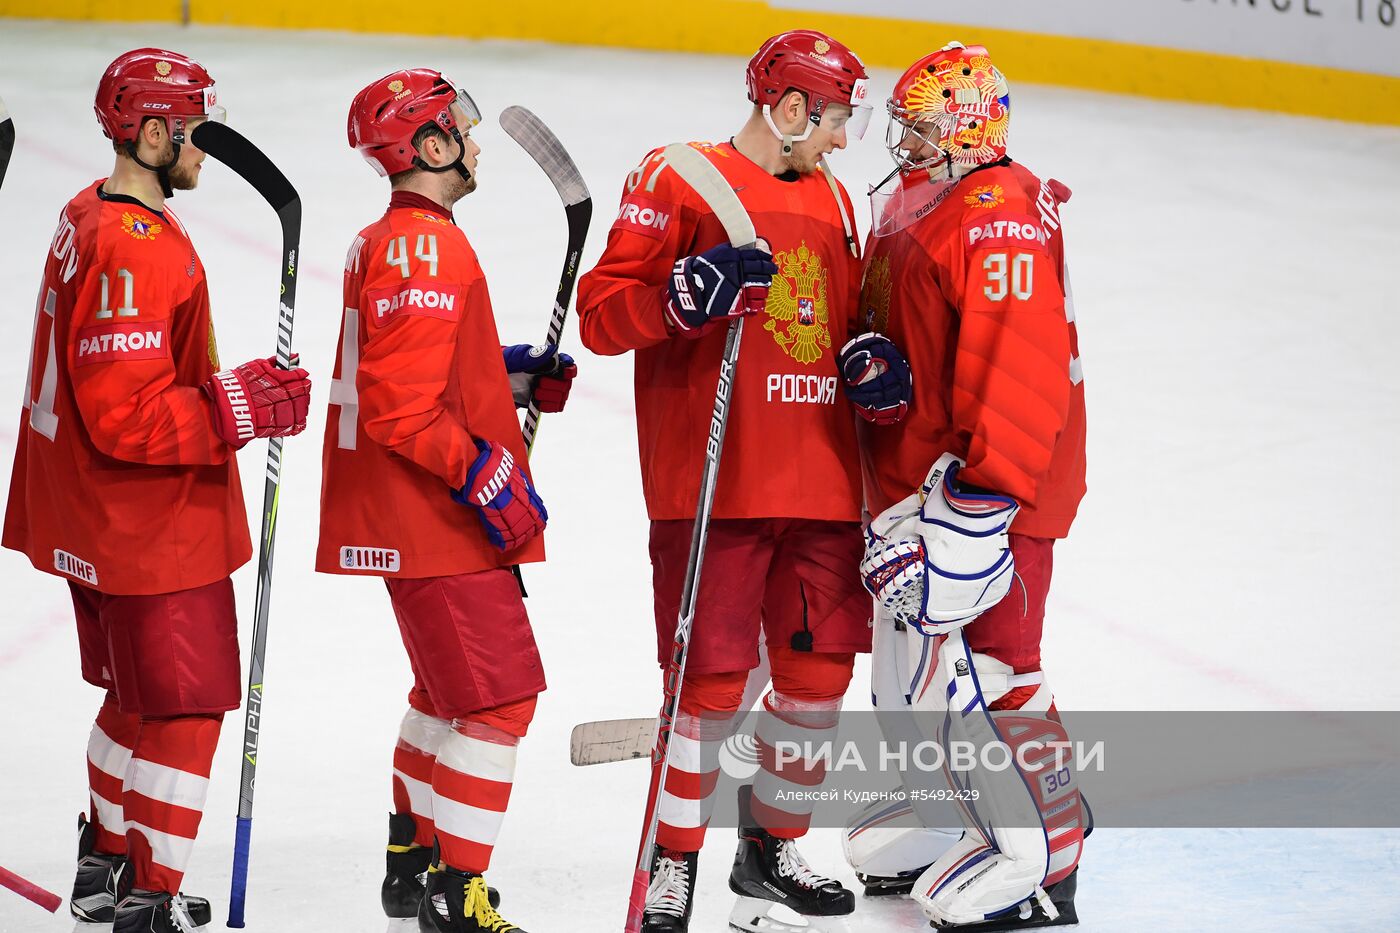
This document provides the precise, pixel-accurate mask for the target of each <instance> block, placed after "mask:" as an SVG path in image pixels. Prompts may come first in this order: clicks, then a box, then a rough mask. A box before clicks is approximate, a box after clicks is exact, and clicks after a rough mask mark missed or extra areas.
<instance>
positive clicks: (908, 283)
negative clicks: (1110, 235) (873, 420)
mask: <svg viewBox="0 0 1400 933" xmlns="http://www.w3.org/2000/svg"><path fill="white" fill-rule="evenodd" d="M908 184H910V185H918V184H927V181H926V176H925V181H923V182H920V181H919V180H918V179H917V178H915V179H912V180H911V181H910V182H908ZM1062 196H1067V193H1066V192H1065V191H1064V189H1063V187H1062V186H1059V185H1058V183H1054V182H1052V183H1049V184H1042V183H1041V181H1040V179H1038V178H1036V177H1035V176H1034V175H1033V174H1031V173H1030V172H1029V171H1028V170H1026V169H1025V168H1024V167H1022V166H1020V165H1017V164H1015V163H1012V164H1009V165H999V166H994V167H992V168H987V169H983V170H981V171H977V172H974V173H972V174H971V175H968V176H966V177H965V178H963V179H962V180H960V181H959V182H958V183H957V184H956V185H955V186H954V187H952V188H951V189H950V190H947V191H946V192H944V193H943V195H942V199H941V200H939V201H936V202H934V203H936V207H934V208H933V209H932V210H931V211H929V212H927V213H924V212H923V211H922V210H917V211H912V212H911V215H912V216H918V217H920V218H921V219H918V220H915V221H913V223H912V224H911V225H909V226H907V227H905V228H904V229H902V230H899V231H898V232H896V233H893V234H891V235H889V236H880V237H876V236H872V237H871V239H870V242H869V244H868V246H869V248H868V250H867V255H866V268H865V282H864V286H863V291H862V299H861V300H862V309H863V310H864V312H865V316H866V321H867V326H869V327H870V328H872V329H874V330H877V331H879V332H881V333H883V334H885V335H886V336H888V337H889V338H890V339H891V340H893V341H894V342H895V343H896V344H897V345H898V346H899V348H900V349H901V350H902V351H903V352H904V353H905V354H906V356H907V357H908V359H909V365H910V368H911V370H912V371H913V374H914V398H913V403H912V404H911V405H910V408H909V413H908V415H906V417H905V418H904V420H903V421H901V422H900V423H898V424H894V425H867V426H863V427H862V432H863V438H862V439H863V444H862V453H863V457H862V459H863V462H864V467H865V479H866V490H867V499H868V505H869V508H870V510H871V512H872V513H876V514H878V513H879V512H881V511H883V510H884V509H886V508H888V507H889V506H890V505H891V504H893V503H894V502H897V501H899V500H900V499H903V498H904V497H905V496H907V495H909V494H910V493H911V492H913V491H914V490H915V489H917V488H918V487H919V485H920V484H921V483H922V482H923V481H924V478H925V476H926V474H927V473H928V469H929V467H930V466H932V465H933V462H934V461H935V460H937V459H938V457H939V455H941V454H942V453H943V452H945V451H951V452H953V453H954V454H957V455H958V456H959V457H962V458H963V459H964V460H965V461H966V462H967V467H966V469H964V470H963V472H962V474H961V476H962V478H963V480H965V481H966V482H968V483H972V484H974V485H977V486H981V487H984V488H986V489H989V490H992V491H995V492H999V493H1003V494H1006V495H1010V496H1013V497H1014V498H1015V499H1016V500H1017V501H1018V502H1020V503H1021V506H1022V508H1021V512H1020V514H1019V515H1018V516H1017V518H1016V522H1015V525H1014V526H1013V529H1014V530H1015V531H1017V532H1019V533H1021V534H1025V535H1034V536H1037V537H1046V538H1062V537H1064V536H1065V535H1067V534H1068V533H1069V528H1070V524H1071V522H1073V520H1074V516H1075V513H1076V511H1077V510H1078V507H1079V501H1080V499H1082V498H1083V496H1084V490H1085V486H1084V436H1085V434H1084V432H1085V419H1084V385H1083V380H1082V377H1081V372H1080V365H1079V347H1078V338H1077V335H1076V333H1075V323H1074V314H1073V306H1072V303H1071V302H1070V301H1068V300H1067V298H1066V289H1067V285H1066V278H1065V271H1064V270H1065V263H1064V238H1063V236H1062V231H1061V229H1060V217H1059V209H1060V201H1061V200H1062ZM920 203H921V202H920Z"/></svg>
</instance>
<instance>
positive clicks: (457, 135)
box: [413, 126, 472, 182]
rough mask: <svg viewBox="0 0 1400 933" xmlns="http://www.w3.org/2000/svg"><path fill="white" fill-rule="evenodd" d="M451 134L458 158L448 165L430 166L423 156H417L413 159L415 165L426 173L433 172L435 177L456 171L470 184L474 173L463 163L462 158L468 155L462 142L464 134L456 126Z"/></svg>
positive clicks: (465, 145)
mask: <svg viewBox="0 0 1400 933" xmlns="http://www.w3.org/2000/svg"><path fill="white" fill-rule="evenodd" d="M451 132H452V138H453V139H454V140H456V142H457V158H455V159H453V160H452V161H451V162H449V163H448V164H447V165H429V164H428V163H427V162H424V161H423V158H422V157H421V156H418V155H415V156H414V157H413V164H414V165H415V166H417V167H418V168H421V169H422V170H423V171H425V172H432V173H433V174H434V175H437V174H440V173H442V172H450V171H452V170H453V169H456V171H457V174H458V175H461V176H462V181H464V182H470V181H471V180H472V173H471V172H470V171H468V170H467V166H466V165H465V164H464V163H463V162H462V157H463V156H465V155H466V154H467V144H466V143H465V142H463V141H462V133H461V131H460V130H458V129H457V128H456V127H455V126H454V127H453V128H452V130H451Z"/></svg>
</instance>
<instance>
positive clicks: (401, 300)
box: [369, 282, 462, 327]
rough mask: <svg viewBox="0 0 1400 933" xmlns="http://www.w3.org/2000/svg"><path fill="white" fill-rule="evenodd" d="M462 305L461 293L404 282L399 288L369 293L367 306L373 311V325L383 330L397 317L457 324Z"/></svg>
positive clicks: (381, 289)
mask: <svg viewBox="0 0 1400 933" xmlns="http://www.w3.org/2000/svg"><path fill="white" fill-rule="evenodd" d="M461 303H462V289H460V288H444V287H443V286H441V285H418V284H415V283H413V282H408V283H406V284H404V285H403V286H401V287H399V288H380V289H376V290H374V291H372V292H370V293H369V306H370V308H372V309H373V311H374V323H375V324H377V325H379V326H380V327H383V326H384V325H385V324H387V323H389V321H390V320H391V319H392V318H394V317H395V316H396V315H399V314H417V315H420V316H422V317H435V318H441V319H442V320H444V321H455V320H457V314H458V312H459V310H460V306H461Z"/></svg>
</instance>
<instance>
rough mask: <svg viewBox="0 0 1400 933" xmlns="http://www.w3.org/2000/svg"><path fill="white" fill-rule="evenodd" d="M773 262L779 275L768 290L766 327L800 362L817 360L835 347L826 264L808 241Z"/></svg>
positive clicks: (780, 254)
mask: <svg viewBox="0 0 1400 933" xmlns="http://www.w3.org/2000/svg"><path fill="white" fill-rule="evenodd" d="M773 262H774V264H775V265H776V266H777V267H778V274H777V275H775V276H773V284H772V285H771V286H770V287H769V289H768V302H767V304H766V306H765V310H766V311H767V312H768V320H767V322H765V323H764V325H763V329H764V330H766V331H768V332H769V333H771V334H772V335H773V339H774V340H776V341H777V342H778V346H780V347H782V348H783V352H784V353H786V354H787V355H788V356H790V357H792V358H793V359H795V360H797V362H799V363H815V362H816V361H817V360H819V359H821V358H822V354H823V353H824V352H825V351H826V350H829V349H830V348H831V331H830V330H829V328H828V326H827V322H828V320H829V319H830V310H829V309H828V307H827V288H828V278H829V276H828V273H827V270H826V267H825V266H823V265H822V260H821V257H820V256H818V255H817V254H816V253H814V252H812V250H811V249H809V248H808V246H807V242H806V241H805V240H804V241H803V242H802V244H801V245H800V246H798V248H797V249H795V250H784V251H781V252H779V253H778V254H777V255H776V256H774V257H773Z"/></svg>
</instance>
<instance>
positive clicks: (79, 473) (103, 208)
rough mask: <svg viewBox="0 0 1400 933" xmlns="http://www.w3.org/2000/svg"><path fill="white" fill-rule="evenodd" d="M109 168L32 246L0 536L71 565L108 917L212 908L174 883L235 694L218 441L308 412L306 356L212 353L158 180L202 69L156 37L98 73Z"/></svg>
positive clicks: (211, 108)
mask: <svg viewBox="0 0 1400 933" xmlns="http://www.w3.org/2000/svg"><path fill="white" fill-rule="evenodd" d="M96 110H97V119H98V122H99V123H100V124H101V126H102V131H103V133H105V134H106V136H107V137H108V138H109V139H110V140H111V141H112V147H113V149H114V150H115V151H116V162H115V165H114V167H113V169H112V174H111V175H110V176H109V177H107V178H104V179H101V180H99V181H96V182H93V183H92V184H90V185H88V186H87V187H86V188H85V189H84V190H83V191H81V192H80V193H79V194H78V195H77V196H76V197H74V198H73V200H71V201H69V202H68V204H67V206H66V207H64V209H63V211H62V213H61V214H60V215H59V220H58V230H57V232H56V233H55V234H54V238H53V244H52V248H51V250H50V253H49V256H48V258H47V262H46V265H45V268H44V278H43V282H42V284H41V285H40V288H39V301H38V309H37V311H36V313H35V325H34V342H33V349H32V360H31V362H30V371H29V386H28V388H27V389H26V390H25V396H24V411H23V412H22V414H21V430H20V436H19V441H18V444H17V449H16V451H15V464H14V472H13V474H12V477H11V481H10V497H9V507H8V509H7V510H6V514H5V531H4V545H5V547H8V548H13V549H15V550H18V551H23V552H24V553H25V554H27V555H28V556H29V559H30V560H31V561H32V562H33V564H34V566H35V567H37V568H38V569H40V570H43V571H45V572H47V573H52V574H54V575H56V576H58V577H61V578H63V579H65V580H67V581H68V586H69V589H70V591H71V593H72V598H73V608H74V613H75V615H76V617H77V625H78V648H79V653H80V656H81V660H82V674H83V679H84V680H86V681H87V682H88V683H91V684H93V685H94V686H98V687H101V688H103V689H104V690H106V691H107V695H106V698H105V699H104V700H103V703H102V706H101V708H100V709H99V711H98V714H97V722H96V724H95V725H94V726H93V729H92V735H91V738H90V739H89V741H88V780H89V785H90V788H91V810H90V811H89V814H88V816H87V817H86V818H84V817H79V843H78V855H79V861H78V872H77V880H76V881H75V883H74V885H73V897H72V899H71V901H70V907H71V909H72V912H73V914H74V916H76V917H77V918H78V920H79V921H86V922H91V923H106V924H111V923H113V922H114V921H115V926H114V930H116V931H118V933H137V931H141V933H174V931H185V930H189V929H192V928H193V927H194V926H195V925H197V924H203V923H207V922H208V921H209V914H210V910H209V904H208V902H207V901H203V900H201V899H198V898H184V897H181V896H180V895H179V893H178V892H179V890H180V882H181V879H182V878H183V876H184V871H185V866H186V864H187V863H188V861H189V857H190V852H191V849H192V848H193V845H194V840H195V835H196V833H197V831H198V829H199V824H200V820H201V816H202V812H203V809H204V799H205V791H206V788H207V787H208V783H209V770H210V762H211V760H212V758H213V755H214V746H215V744H216V743H217V741H218V738H219V727H220V724H221V722H222V720H223V714H224V713H225V712H226V711H228V710H231V709H234V708H236V707H237V706H238V704H239V700H240V689H239V665H238V631H237V621H236V619H235V617H234V598H233V586H232V584H231V583H230V582H229V574H231V573H232V572H233V571H234V570H235V569H236V568H238V567H239V566H241V565H242V564H244V563H245V562H247V560H248V558H249V557H250V556H251V552H252V545H251V542H250V541H249V537H248V522H247V516H246V515H245V513H244V510H243V496H242V492H241V489H240V487H239V480H238V469H237V465H236V463H235V458H234V453H235V451H237V450H238V449H239V448H241V447H243V445H244V444H246V443H247V442H248V441H249V440H251V439H252V438H254V437H287V436H291V435H294V434H297V433H299V432H300V431H301V430H302V429H303V428H305V427H306V411H307V403H308V397H309V391H310V389H309V383H308V380H307V375H306V372H305V370H302V369H293V370H286V371H284V370H280V369H278V368H277V366H276V364H275V362H274V361H272V360H253V361H251V362H248V363H244V364H243V365H241V366H237V367H234V368H233V369H220V366H219V359H218V353H217V350H216V349H215V342H214V329H213V324H212V321H211V318H210V313H209V291H208V286H207V284H206V282H205V278H204V266H203V265H202V264H201V263H200V260H199V256H198V255H197V254H196V253H195V250H194V246H193V244H192V243H191V241H190V238H189V235H188V233H187V232H186V231H185V228H184V226H183V225H182V224H181V223H180V221H179V219H177V218H176V216H175V214H174V213H172V212H171V211H170V209H169V206H168V203H167V202H168V199H169V198H170V197H171V196H172V195H173V193H174V192H175V191H177V190H179V191H187V190H191V189H193V188H194V187H195V186H196V185H197V184H198V182H199V173H200V168H201V165H200V163H202V162H203V161H204V154H203V153H202V152H200V151H199V150H198V149H196V148H194V146H192V145H191V144H190V142H189V138H190V132H191V131H192V130H193V129H194V128H195V127H196V126H197V125H199V124H200V123H201V122H203V121H204V120H221V119H222V118H223V111H222V110H221V109H220V108H219V107H218V106H217V103H216V94H215V90H214V79H213V78H211V77H210V76H209V72H207V71H206V70H205V69H204V67H203V66H202V65H200V64H199V63H198V62H195V61H193V60H191V59H189V58H187V57H185V56H184V55H180V54H177V53H175V52H167V51H163V50H161V49H137V50H135V51H132V52H128V53H126V54H125V55H122V56H120V57H119V58H117V60H116V61H114V62H112V64H111V66H110V67H108V69H107V71H106V73H105V74H104V75H103V76H102V80H101V82H100V83H99V84H98V88H97V100H96Z"/></svg>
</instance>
